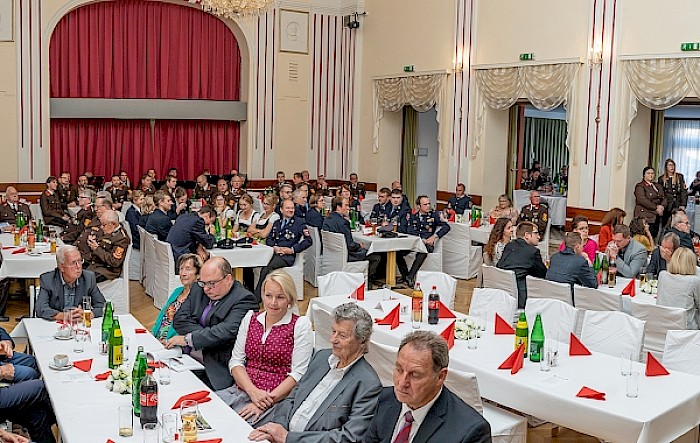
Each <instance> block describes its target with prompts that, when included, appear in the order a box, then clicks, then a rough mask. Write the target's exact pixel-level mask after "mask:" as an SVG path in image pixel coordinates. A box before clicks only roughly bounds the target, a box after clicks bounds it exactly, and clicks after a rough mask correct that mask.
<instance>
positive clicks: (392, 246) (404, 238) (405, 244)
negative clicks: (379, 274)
mask: <svg viewBox="0 0 700 443" xmlns="http://www.w3.org/2000/svg"><path fill="white" fill-rule="evenodd" d="M352 238H353V239H354V240H355V241H356V242H358V243H363V244H365V245H369V246H367V253H368V254H371V253H373V252H386V284H387V285H389V286H390V287H392V288H393V287H394V286H396V251H415V252H423V253H427V252H428V250H427V249H426V248H425V244H424V243H423V240H422V239H421V238H420V237H418V236H415V235H408V234H400V236H399V237H397V238H382V237H378V236H376V235H364V234H362V233H361V232H353V233H352Z"/></svg>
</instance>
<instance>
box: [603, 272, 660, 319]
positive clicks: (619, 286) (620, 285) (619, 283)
mask: <svg viewBox="0 0 700 443" xmlns="http://www.w3.org/2000/svg"><path fill="white" fill-rule="evenodd" d="M631 280H632V279H631V278H625V277H617V279H616V280H615V286H614V287H612V288H611V287H609V286H608V285H600V286H598V289H599V290H601V291H603V292H607V293H608V294H613V295H621V294H622V290H623V289H624V288H625V286H627V284H628V283H629V282H630V281H631ZM634 286H635V294H636V295H635V296H634V297H630V296H629V295H622V311H623V312H626V313H628V314H629V313H630V312H631V311H632V307H631V304H632V299H633V298H634V301H635V302H637V303H649V304H652V305H655V304H656V296H655V295H652V294H647V293H646V292H642V290H641V289H640V288H639V280H637V279H635V281H634Z"/></svg>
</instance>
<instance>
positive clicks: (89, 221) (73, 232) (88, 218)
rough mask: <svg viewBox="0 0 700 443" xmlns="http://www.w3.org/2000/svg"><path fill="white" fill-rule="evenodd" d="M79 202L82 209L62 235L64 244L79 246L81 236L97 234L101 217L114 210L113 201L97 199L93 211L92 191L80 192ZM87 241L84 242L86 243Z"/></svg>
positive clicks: (104, 198)
mask: <svg viewBox="0 0 700 443" xmlns="http://www.w3.org/2000/svg"><path fill="white" fill-rule="evenodd" d="M78 202H79V203H80V206H81V208H82V209H80V211H78V213H77V214H76V215H75V220H73V222H72V223H71V224H69V225H68V227H67V228H66V230H65V231H63V233H62V235H61V239H62V240H63V243H66V244H69V245H70V244H77V243H78V239H79V238H80V237H81V236H85V237H86V238H87V236H88V235H89V234H90V233H91V232H93V231H94V232H95V233H96V232H97V230H98V229H99V228H100V217H102V215H103V214H104V213H105V212H106V211H109V210H110V209H112V201H111V200H110V199H108V198H106V197H97V198H96V199H95V205H94V209H93V205H92V193H91V191H80V196H79V197H78ZM85 241H86V240H84V242H85Z"/></svg>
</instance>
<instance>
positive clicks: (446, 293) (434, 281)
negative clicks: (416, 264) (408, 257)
mask: <svg viewBox="0 0 700 443" xmlns="http://www.w3.org/2000/svg"><path fill="white" fill-rule="evenodd" d="M416 283H420V287H421V289H423V292H424V293H425V294H429V293H430V291H431V290H432V287H433V286H435V288H436V289H437V291H438V294H440V301H442V302H443V303H444V304H445V306H447V307H448V308H450V309H454V308H455V292H456V291H457V280H455V279H454V278H452V277H451V276H449V275H447V274H445V273H444V272H432V271H418V273H417V274H416ZM426 309H427V306H426ZM426 312H427V311H426Z"/></svg>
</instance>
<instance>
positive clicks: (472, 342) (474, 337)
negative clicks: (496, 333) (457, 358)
mask: <svg viewBox="0 0 700 443" xmlns="http://www.w3.org/2000/svg"><path fill="white" fill-rule="evenodd" d="M478 346H479V331H477V330H476V329H472V330H470V331H469V333H468V335H467V348H469V349H472V350H474V349H476V348H477V347H478Z"/></svg>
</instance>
